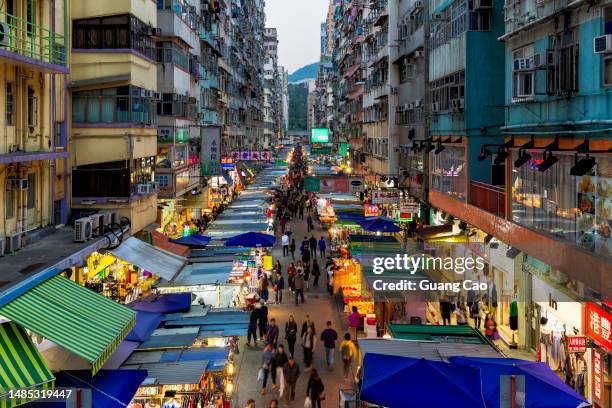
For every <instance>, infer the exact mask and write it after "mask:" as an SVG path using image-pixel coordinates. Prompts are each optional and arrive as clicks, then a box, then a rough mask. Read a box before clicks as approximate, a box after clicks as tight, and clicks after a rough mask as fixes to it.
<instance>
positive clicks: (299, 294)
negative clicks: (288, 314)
mask: <svg viewBox="0 0 612 408" xmlns="http://www.w3.org/2000/svg"><path fill="white" fill-rule="evenodd" d="M305 286H306V283H305V282H304V272H298V273H297V275H295V278H294V280H293V288H294V289H295V305H296V306H297V305H298V298H301V299H302V303H304V302H305V301H304V287H305Z"/></svg>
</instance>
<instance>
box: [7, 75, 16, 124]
mask: <svg viewBox="0 0 612 408" xmlns="http://www.w3.org/2000/svg"><path fill="white" fill-rule="evenodd" d="M13 92H14V90H13V83H12V82H7V83H6V125H7V126H14V125H15V95H14V93H13Z"/></svg>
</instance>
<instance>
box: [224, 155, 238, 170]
mask: <svg viewBox="0 0 612 408" xmlns="http://www.w3.org/2000/svg"><path fill="white" fill-rule="evenodd" d="M221 168H222V169H223V170H234V168H235V167H234V159H233V158H231V157H222V158H221Z"/></svg>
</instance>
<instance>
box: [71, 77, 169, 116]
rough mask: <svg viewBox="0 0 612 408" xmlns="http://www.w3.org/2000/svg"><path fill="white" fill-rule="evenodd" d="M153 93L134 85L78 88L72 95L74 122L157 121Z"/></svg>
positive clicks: (155, 99) (155, 102)
mask: <svg viewBox="0 0 612 408" xmlns="http://www.w3.org/2000/svg"><path fill="white" fill-rule="evenodd" d="M156 105H157V95H155V93H154V92H152V91H150V90H147V89H142V88H138V87H135V86H120V87H118V88H106V89H96V90H91V91H80V92H74V93H73V94H72V119H73V121H74V122H75V123H138V124H144V125H154V124H156V123H157V109H156Z"/></svg>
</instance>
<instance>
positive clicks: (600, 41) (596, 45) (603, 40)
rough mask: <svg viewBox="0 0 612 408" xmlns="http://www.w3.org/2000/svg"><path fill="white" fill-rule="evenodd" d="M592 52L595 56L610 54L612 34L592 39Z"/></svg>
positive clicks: (611, 51)
mask: <svg viewBox="0 0 612 408" xmlns="http://www.w3.org/2000/svg"><path fill="white" fill-rule="evenodd" d="M593 52H594V53H595V54H610V53H612V34H606V35H600V36H599V37H595V38H593Z"/></svg>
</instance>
